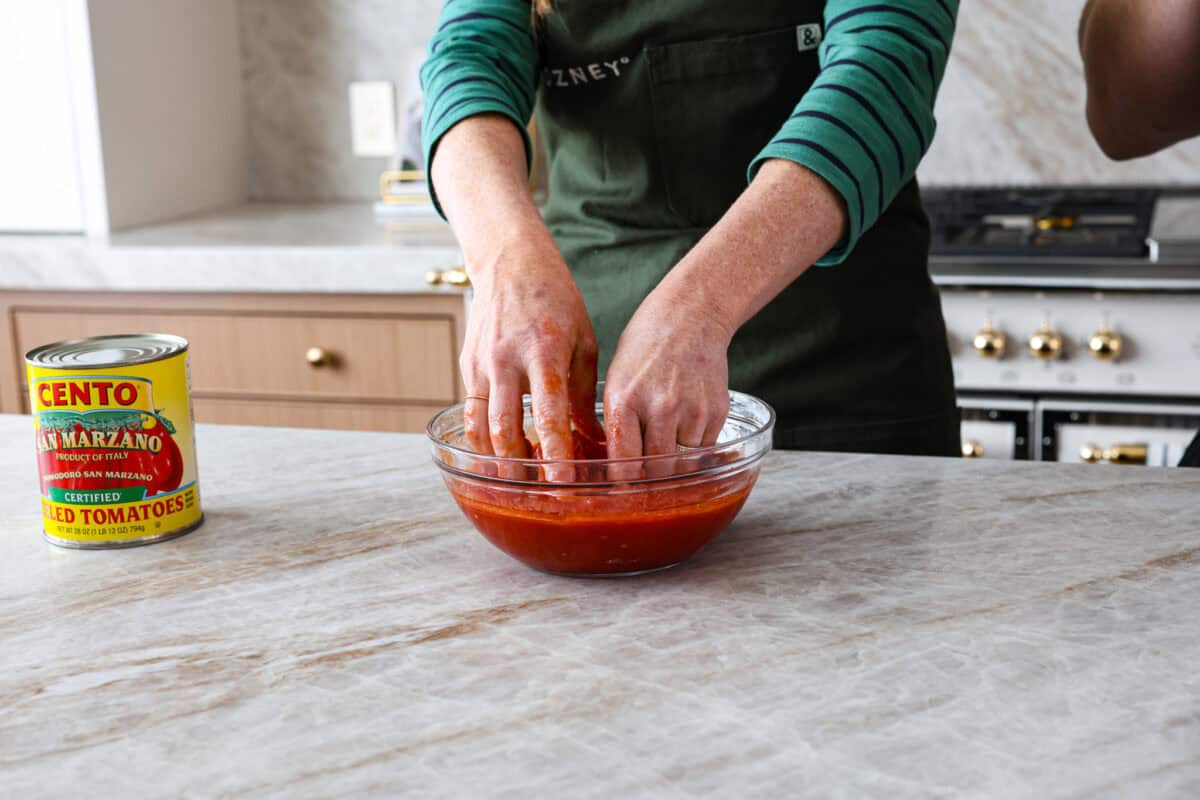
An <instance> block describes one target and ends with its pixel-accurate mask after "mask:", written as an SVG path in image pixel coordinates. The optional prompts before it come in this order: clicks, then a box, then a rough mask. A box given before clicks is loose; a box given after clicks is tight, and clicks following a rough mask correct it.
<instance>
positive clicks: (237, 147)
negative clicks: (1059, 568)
mask: <svg viewBox="0 0 1200 800" xmlns="http://www.w3.org/2000/svg"><path fill="white" fill-rule="evenodd" d="M88 16H89V23H90V30H91V49H92V57H93V65H94V75H95V88H96V99H97V107H98V109H99V127H100V142H101V148H102V151H103V172H104V179H105V200H106V205H107V211H108V225H109V227H110V229H112V230H118V229H121V228H128V227H133V226H137V225H145V224H148V223H153V222H159V221H163V220H167V219H173V218H176V217H182V216H186V215H189V214H193V213H196V212H199V211H204V210H208V209H213V208H220V207H223V206H231V205H235V204H238V203H241V202H242V201H243V200H244V199H245V196H246V189H245V186H246V147H245V136H246V132H245V122H244V113H243V104H242V76H241V59H240V54H239V50H238V27H237V7H236V2H235V0H89V2H88Z"/></svg>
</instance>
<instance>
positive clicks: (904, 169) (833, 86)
mask: <svg viewBox="0 0 1200 800" xmlns="http://www.w3.org/2000/svg"><path fill="white" fill-rule="evenodd" d="M818 89H825V90H827V91H832V92H841V93H842V94H844V95H846V96H847V97H852V98H854V99H855V100H857V101H858V104H859V105H861V106H862V107H863V108H865V109H866V110H867V113H869V114H870V115H871V116H872V117H874V118H875V122H876V123H878V124H879V127H880V128H882V129H883V132H884V133H886V134H887V136H888V138H889V139H891V140H892V147H894V148H896V161H897V162H898V163H899V167H900V174H899V178H900V181H901V182H903V181H904V176H905V175H906V174H907V173H908V161H907V160H906V159H905V158H904V149H903V148H902V147H900V142H899V140H898V139H896V135H895V134H894V133H892V130H891V128H889V127H888V126H887V123H886V122H884V121H883V117H881V116H879V112H878V111H876V110H875V107H874V106H872V105H871V102H870V101H869V100H867V98H865V97H863V96H862V95H861V94H859V93H858V92H856V91H854V90H853V89H851V88H850V87H849V86H842V85H841V84H840V83H818V84H816V85H815V86H813V87H812V88H811V89H809V91H810V92H815V91H817V90H818Z"/></svg>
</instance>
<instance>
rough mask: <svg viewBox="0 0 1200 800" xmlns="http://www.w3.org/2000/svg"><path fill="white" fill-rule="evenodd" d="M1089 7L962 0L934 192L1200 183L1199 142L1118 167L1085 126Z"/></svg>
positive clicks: (935, 152) (929, 164) (923, 171)
mask: <svg viewBox="0 0 1200 800" xmlns="http://www.w3.org/2000/svg"><path fill="white" fill-rule="evenodd" d="M1085 1H1086V0H1055V2H1053V3H1046V2H1036V0H964V1H963V2H962V4H961V6H960V11H959V17H958V29H957V32H956V33H955V37H954V47H953V50H952V52H951V56H950V63H949V65H948V66H947V68H946V77H945V80H944V81H943V83H942V89H941V92H940V93H939V95H938V102H937V108H936V116H937V121H938V131H937V136H936V137H935V139H934V142H933V145H932V147H931V148H930V151H929V154H928V155H927V156H926V158H925V160H924V161H923V162H922V164H921V167H920V170H919V172H918V176H919V177H920V178H921V180H922V181H923V182H925V183H927V184H931V185H932V184H974V183H983V184H996V183H1018V184H1021V183H1027V184H1047V183H1049V184H1054V183H1093V184H1094V183H1173V184H1179V183H1185V184H1186V183H1191V184H1195V183H1200V141H1194V142H1189V143H1185V144H1182V145H1179V146H1177V147H1174V148H1171V149H1170V150H1167V151H1164V152H1162V153H1159V154H1157V155H1155V156H1152V157H1149V158H1142V159H1137V160H1135V161H1128V162H1122V163H1116V162H1113V161H1110V160H1109V159H1108V158H1107V157H1106V156H1105V155H1104V153H1102V152H1101V151H1100V148H1099V147H1098V146H1097V145H1096V143H1095V141H1094V140H1093V139H1092V135H1091V132H1090V131H1089V130H1088V127H1087V120H1086V118H1085V117H1084V98H1085V84H1084V80H1083V65H1082V60H1081V59H1080V56H1079V45H1078V36H1077V31H1078V26H1079V12H1080V10H1081V9H1082V8H1083V5H1084V2H1085Z"/></svg>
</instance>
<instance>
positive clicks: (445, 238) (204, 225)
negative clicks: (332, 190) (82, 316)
mask: <svg viewBox="0 0 1200 800" xmlns="http://www.w3.org/2000/svg"><path fill="white" fill-rule="evenodd" d="M461 263H462V256H461V254H460V250H459V248H458V244H457V242H456V241H455V239H454V235H453V233H452V232H451V230H450V226H449V225H447V224H446V223H444V222H443V221H441V220H440V219H404V220H396V221H391V222H387V223H386V224H381V223H379V222H376V220H375V217H374V215H373V212H372V210H371V204H370V203H366V202H359V203H327V204H315V205H286V204H265V203H264V204H251V205H247V206H243V207H240V208H236V209H231V210H228V211H221V212H216V213H212V214H206V215H203V216H199V217H194V218H189V219H186V220H181V221H178V222H171V223H166V224H163V225H155V226H151V227H146V228H139V229H136V230H132V231H128V232H122V233H114V234H112V235H111V236H108V237H100V238H89V237H84V236H12V235H8V236H0V289H73V290H74V289H78V290H113V291H117V290H121V291H246V292H350V293H354V292H418V291H428V290H429V287H428V286H427V285H426V283H425V273H426V271H428V270H430V269H443V268H446V267H451V266H456V265H458V264H461Z"/></svg>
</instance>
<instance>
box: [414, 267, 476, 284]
mask: <svg viewBox="0 0 1200 800" xmlns="http://www.w3.org/2000/svg"><path fill="white" fill-rule="evenodd" d="M425 282H426V283H427V284H429V285H430V286H441V285H445V286H454V287H457V288H460V289H466V288H468V287H470V285H471V278H470V277H469V276H468V275H467V271H466V270H465V269H463V268H462V267H451V268H450V269H431V270H429V272H426V273H425Z"/></svg>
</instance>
